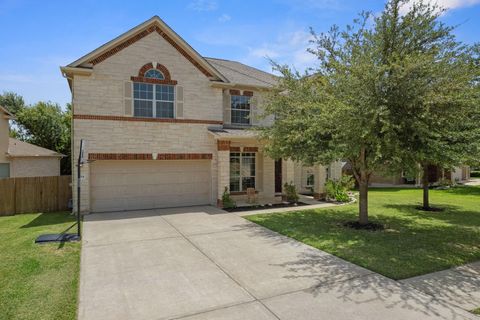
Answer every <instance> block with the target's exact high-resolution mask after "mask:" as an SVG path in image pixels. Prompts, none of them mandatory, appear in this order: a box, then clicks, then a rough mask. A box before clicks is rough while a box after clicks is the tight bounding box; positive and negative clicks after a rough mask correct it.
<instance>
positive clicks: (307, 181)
mask: <svg viewBox="0 0 480 320" xmlns="http://www.w3.org/2000/svg"><path fill="white" fill-rule="evenodd" d="M61 70H62V73H63V75H64V76H65V77H66V78H67V79H68V84H69V86H70V89H71V91H72V105H73V108H72V109H73V125H72V133H73V144H72V148H73V150H72V154H73V163H72V164H73V165H75V163H76V161H77V159H78V153H79V142H80V139H84V140H85V141H86V151H85V157H86V158H87V159H88V163H85V164H84V165H83V166H82V179H81V200H82V201H81V210H82V211H85V212H89V211H92V212H102V211H115V210H131V209H147V208H161V207H173V206H187V205H205V204H211V205H221V198H222V193H223V192H224V188H225V187H227V188H228V189H229V191H230V192H231V194H232V195H234V197H235V198H237V199H241V198H242V197H245V193H246V189H247V188H254V189H255V190H256V191H257V192H258V197H259V198H262V199H264V200H270V199H271V200H272V201H274V200H275V199H276V198H275V197H276V196H277V197H278V195H279V194H281V191H282V184H283V183H285V182H294V183H295V184H296V185H297V187H298V189H299V190H303V191H311V190H313V191H314V192H315V193H317V194H319V193H322V192H323V188H324V183H325V179H326V178H327V175H329V176H330V177H339V176H340V175H341V165H340V164H339V163H335V164H332V165H331V166H329V168H328V170H327V169H326V168H325V167H322V166H314V167H309V168H304V167H303V166H301V165H299V164H296V163H293V162H292V161H282V160H274V159H270V158H269V157H268V156H267V155H266V154H265V153H264V151H263V146H262V143H261V142H260V141H259V140H258V139H257V136H256V134H255V132H253V131H251V130H248V129H249V128H251V127H252V126H258V125H268V124H269V123H271V121H272V119H271V118H268V119H265V120H262V121H259V120H258V117H257V116H256V115H258V114H259V113H261V106H262V97H263V95H264V92H265V91H267V90H270V89H271V88H272V86H274V85H275V83H276V78H275V77H274V76H273V75H271V74H269V73H266V72H263V71H260V70H258V69H255V68H252V67H249V66H246V65H244V64H242V63H239V62H235V61H229V60H223V59H214V58H205V57H202V56H201V55H200V54H199V53H198V52H196V51H195V50H194V49H193V48H192V47H190V45H189V44H188V43H186V42H185V41H184V40H183V39H182V38H181V37H180V36H179V35H178V34H176V33H175V32H174V31H173V30H172V29H170V27H168V26H167V25H166V24H165V23H164V22H163V21H162V20H161V19H160V18H158V17H157V16H155V17H153V18H151V19H149V20H147V21H146V22H144V23H142V24H140V25H139V26H137V27H135V28H133V29H131V30H130V31H128V32H126V33H124V34H122V35H120V36H119V37H117V38H115V39H113V40H112V41H110V42H108V43H106V44H105V45H103V46H101V47H99V48H98V49H96V50H94V51H92V52H91V53H89V54H87V55H85V56H83V57H82V58H80V59H78V60H77V61H74V62H72V63H71V64H69V65H68V66H65V67H62V68H61ZM74 168H75V167H74ZM75 176H76V175H74V177H75ZM73 184H74V187H76V184H77V181H76V180H75V179H74V183H73ZM74 194H75V197H76V192H74ZM277 199H278V198H277ZM74 201H75V202H76V199H74Z"/></svg>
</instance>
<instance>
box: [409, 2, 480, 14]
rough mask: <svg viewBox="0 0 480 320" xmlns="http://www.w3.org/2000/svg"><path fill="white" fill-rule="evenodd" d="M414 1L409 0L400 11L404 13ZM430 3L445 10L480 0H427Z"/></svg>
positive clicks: (466, 5) (467, 5)
mask: <svg viewBox="0 0 480 320" xmlns="http://www.w3.org/2000/svg"><path fill="white" fill-rule="evenodd" d="M414 2H415V1H410V2H408V3H407V4H405V5H404V6H403V7H402V10H401V11H402V13H403V14H405V13H406V12H407V11H408V9H409V8H410V7H411V6H412V3H414ZM427 2H429V3H431V4H436V5H438V6H439V7H441V8H444V9H446V10H452V9H458V8H464V7H470V6H474V5H476V4H480V0H427Z"/></svg>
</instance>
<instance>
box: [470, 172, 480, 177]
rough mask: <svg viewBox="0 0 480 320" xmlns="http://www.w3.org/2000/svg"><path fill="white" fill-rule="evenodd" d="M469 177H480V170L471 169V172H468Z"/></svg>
mask: <svg viewBox="0 0 480 320" xmlns="http://www.w3.org/2000/svg"><path fill="white" fill-rule="evenodd" d="M470 177H472V178H480V171H472V172H470Z"/></svg>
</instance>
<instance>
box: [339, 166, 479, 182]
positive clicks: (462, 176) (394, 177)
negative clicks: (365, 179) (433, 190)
mask: <svg viewBox="0 0 480 320" xmlns="http://www.w3.org/2000/svg"><path fill="white" fill-rule="evenodd" d="M347 171H348V168H345V167H344V173H348V172H347ZM442 179H447V180H450V181H452V182H465V181H468V180H469V179H470V167H469V166H459V167H455V168H453V170H451V171H450V170H442V169H441V168H439V167H438V166H434V165H432V166H429V168H428V181H429V182H430V183H432V184H436V183H438V182H440V181H441V180H442ZM420 183H421V180H420V176H418V177H410V176H408V175H405V174H404V173H402V172H399V173H397V174H392V173H384V172H381V171H377V172H374V173H373V174H372V176H371V177H370V184H371V185H372V186H384V185H402V184H414V185H419V184H420Z"/></svg>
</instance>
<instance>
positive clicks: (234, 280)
mask: <svg viewBox="0 0 480 320" xmlns="http://www.w3.org/2000/svg"><path fill="white" fill-rule="evenodd" d="M161 218H162V219H163V220H164V221H165V222H166V223H168V224H169V225H170V226H171V227H172V228H174V229H175V230H177V232H178V233H180V234H181V235H182V236H183V237H184V238H185V240H187V241H188V242H189V243H190V244H191V245H192V246H193V247H194V248H195V249H197V250H198V251H199V252H200V253H201V254H202V255H204V256H205V257H206V258H207V259H208V260H210V261H211V262H212V263H213V264H214V265H215V266H217V268H218V269H219V270H220V271H222V272H223V273H224V274H225V275H226V276H227V277H228V278H230V279H231V280H232V281H233V282H235V283H236V284H237V285H238V286H239V287H240V288H242V289H243V290H245V292H246V293H247V294H248V295H249V296H250V297H252V298H253V299H254V300H253V301H258V302H259V303H260V304H261V305H263V307H264V308H265V309H267V310H268V311H269V312H270V313H271V314H272V315H273V316H274V317H275V318H277V319H278V320H281V319H280V318H279V317H278V316H277V315H276V314H275V313H274V312H273V311H272V310H270V308H269V307H267V306H266V305H265V304H264V303H263V302H262V301H261V300H259V299H258V298H257V297H256V296H255V295H253V294H252V293H251V292H250V291H249V290H247V288H245V287H244V286H243V285H242V284H241V283H239V282H238V281H237V280H236V279H234V278H233V277H232V276H231V275H230V274H229V273H228V272H227V271H226V270H224V269H223V268H222V267H221V266H220V265H219V264H218V263H217V262H215V261H214V260H213V259H212V258H211V257H209V256H208V255H207V254H206V253H205V252H203V250H202V249H200V247H198V246H197V245H196V244H195V243H193V241H192V240H190V239H189V238H188V237H187V235H185V234H184V233H183V232H182V231H180V230H179V229H177V228H176V227H175V226H174V225H173V224H172V223H170V222H169V221H167V219H164V218H163V217H161Z"/></svg>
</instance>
